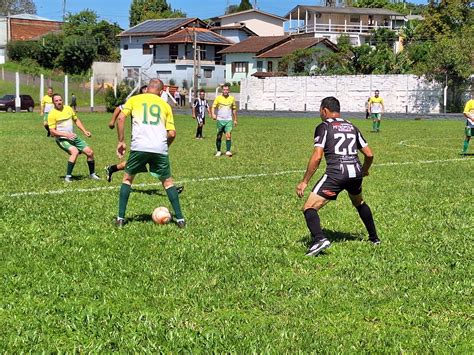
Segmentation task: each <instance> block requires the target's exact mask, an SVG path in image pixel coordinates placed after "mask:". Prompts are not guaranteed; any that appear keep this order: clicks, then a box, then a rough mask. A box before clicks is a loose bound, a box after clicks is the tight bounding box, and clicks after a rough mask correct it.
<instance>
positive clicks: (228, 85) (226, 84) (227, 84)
mask: <svg viewBox="0 0 474 355" xmlns="http://www.w3.org/2000/svg"><path fill="white" fill-rule="evenodd" d="M226 86H227V87H228V88H229V89H230V84H229V83H225V84H224V85H222V87H223V88H225V87H226Z"/></svg>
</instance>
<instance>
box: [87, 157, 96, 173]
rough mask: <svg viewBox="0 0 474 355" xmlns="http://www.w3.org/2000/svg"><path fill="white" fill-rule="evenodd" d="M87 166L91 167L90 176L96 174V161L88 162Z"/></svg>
mask: <svg viewBox="0 0 474 355" xmlns="http://www.w3.org/2000/svg"><path fill="white" fill-rule="evenodd" d="M87 165H88V166H89V174H94V173H95V161H94V160H88V161H87Z"/></svg>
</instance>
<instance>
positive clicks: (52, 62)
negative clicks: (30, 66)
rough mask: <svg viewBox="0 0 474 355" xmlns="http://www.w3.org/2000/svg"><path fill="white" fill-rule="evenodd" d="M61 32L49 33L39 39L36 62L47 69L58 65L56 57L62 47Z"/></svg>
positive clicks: (62, 38)
mask: <svg viewBox="0 0 474 355" xmlns="http://www.w3.org/2000/svg"><path fill="white" fill-rule="evenodd" d="M63 41H64V36H63V34H54V33H50V34H47V35H46V36H44V37H43V38H41V39H40V40H39V43H40V48H39V51H38V58H37V60H38V63H39V64H40V65H41V66H42V67H44V68H48V69H53V68H56V67H57V66H58V58H59V55H60V54H61V49H62V47H63Z"/></svg>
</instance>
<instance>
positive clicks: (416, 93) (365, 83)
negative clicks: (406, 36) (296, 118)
mask: <svg viewBox="0 0 474 355" xmlns="http://www.w3.org/2000/svg"><path fill="white" fill-rule="evenodd" d="M375 90H379V91H380V96H381V97H382V98H383V99H384V102H385V111H386V112H398V113H405V112H408V113H439V112H440V102H441V101H442V97H443V96H442V95H443V91H442V88H441V87H440V86H439V85H438V84H435V83H432V82H427V81H425V80H424V79H419V78H417V77H416V76H415V75H345V76H315V77H280V78H266V79H257V78H254V77H250V78H247V79H243V80H242V82H241V86H240V108H241V109H245V108H247V109H248V110H274V109H276V110H283V111H285V110H287V111H318V110H319V105H320V103H321V100H322V99H323V98H324V97H326V96H335V97H337V98H338V99H339V101H340V102H341V110H342V111H345V112H358V111H360V112H363V111H365V102H366V101H367V99H368V98H369V96H372V95H373V92H374V91H375ZM246 105H247V107H246Z"/></svg>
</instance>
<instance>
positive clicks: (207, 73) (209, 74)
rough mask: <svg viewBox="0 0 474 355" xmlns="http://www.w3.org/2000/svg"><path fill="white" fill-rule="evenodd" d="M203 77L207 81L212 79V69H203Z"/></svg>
mask: <svg viewBox="0 0 474 355" xmlns="http://www.w3.org/2000/svg"><path fill="white" fill-rule="evenodd" d="M204 77H205V78H207V79H210V78H212V69H204Z"/></svg>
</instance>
